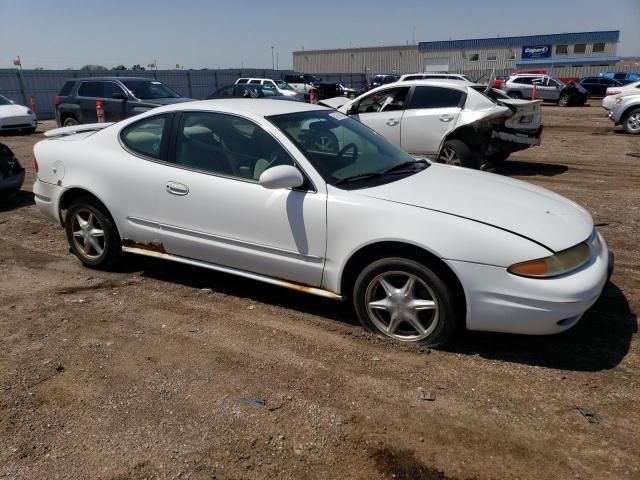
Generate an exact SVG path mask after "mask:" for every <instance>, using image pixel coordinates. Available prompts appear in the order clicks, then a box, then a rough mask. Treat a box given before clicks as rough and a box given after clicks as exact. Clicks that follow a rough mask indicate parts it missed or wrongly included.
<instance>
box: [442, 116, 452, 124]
mask: <svg viewBox="0 0 640 480" xmlns="http://www.w3.org/2000/svg"><path fill="white" fill-rule="evenodd" d="M451 120H453V115H442V116H441V117H440V121H441V122H445V123H446V122H450V121H451Z"/></svg>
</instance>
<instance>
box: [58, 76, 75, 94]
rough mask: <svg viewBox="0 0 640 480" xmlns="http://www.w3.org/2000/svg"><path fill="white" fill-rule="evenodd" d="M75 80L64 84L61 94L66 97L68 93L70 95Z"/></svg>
mask: <svg viewBox="0 0 640 480" xmlns="http://www.w3.org/2000/svg"><path fill="white" fill-rule="evenodd" d="M74 83H75V82H74V81H73V80H71V81H69V82H66V83H65V84H64V85H63V86H62V89H60V93H59V95H60V96H61V97H66V96H67V95H69V94H70V93H71V89H72V88H73V84H74Z"/></svg>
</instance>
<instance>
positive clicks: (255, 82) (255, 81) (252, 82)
mask: <svg viewBox="0 0 640 480" xmlns="http://www.w3.org/2000/svg"><path fill="white" fill-rule="evenodd" d="M249 83H251V84H253V85H260V84H261V83H262V82H261V81H260V80H249Z"/></svg>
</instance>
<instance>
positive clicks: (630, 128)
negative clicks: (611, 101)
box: [622, 108, 640, 135]
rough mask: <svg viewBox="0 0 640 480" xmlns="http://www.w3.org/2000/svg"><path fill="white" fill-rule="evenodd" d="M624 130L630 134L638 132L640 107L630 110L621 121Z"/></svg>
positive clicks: (639, 128)
mask: <svg viewBox="0 0 640 480" xmlns="http://www.w3.org/2000/svg"><path fill="white" fill-rule="evenodd" d="M622 126H623V127H624V131H625V132H627V133H630V134H632V135H637V134H640V108H635V109H633V110H631V111H630V112H629V113H627V114H626V115H625V116H624V120H623V121H622Z"/></svg>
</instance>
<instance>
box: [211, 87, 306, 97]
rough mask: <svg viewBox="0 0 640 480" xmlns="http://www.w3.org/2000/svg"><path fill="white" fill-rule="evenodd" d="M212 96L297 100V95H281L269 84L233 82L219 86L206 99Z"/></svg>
mask: <svg viewBox="0 0 640 480" xmlns="http://www.w3.org/2000/svg"><path fill="white" fill-rule="evenodd" d="M213 98H270V99H273V100H291V101H297V100H298V99H297V97H292V96H290V95H283V94H282V93H280V92H279V91H278V90H274V89H273V88H271V86H269V85H256V84H251V85H250V84H242V83H241V84H234V85H227V86H224V87H221V88H219V89H218V90H216V91H215V92H213V93H212V94H210V95H208V96H207V99H213Z"/></svg>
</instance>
